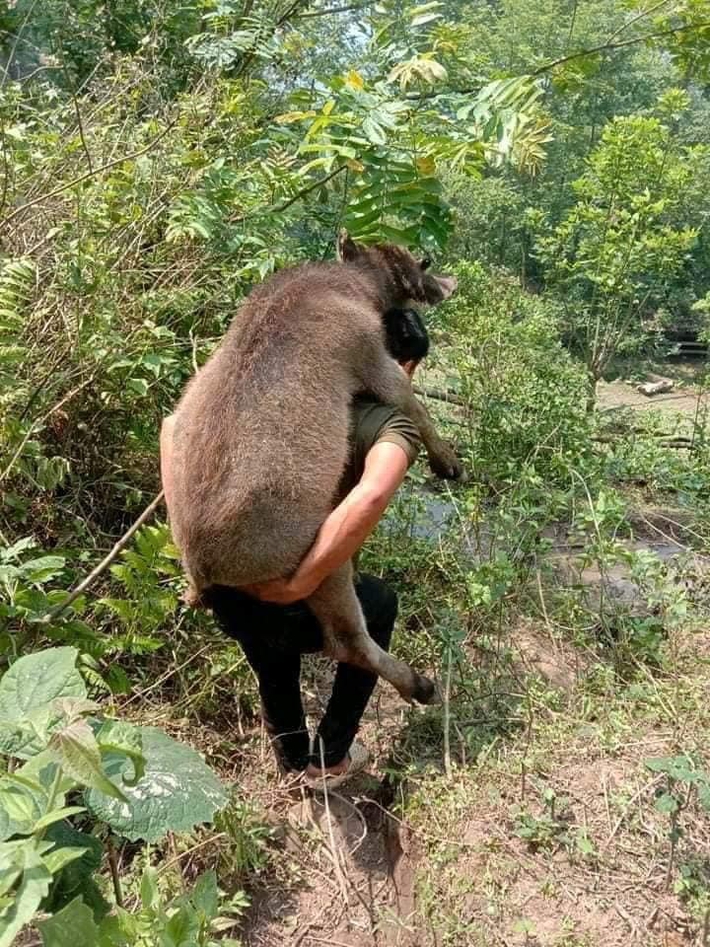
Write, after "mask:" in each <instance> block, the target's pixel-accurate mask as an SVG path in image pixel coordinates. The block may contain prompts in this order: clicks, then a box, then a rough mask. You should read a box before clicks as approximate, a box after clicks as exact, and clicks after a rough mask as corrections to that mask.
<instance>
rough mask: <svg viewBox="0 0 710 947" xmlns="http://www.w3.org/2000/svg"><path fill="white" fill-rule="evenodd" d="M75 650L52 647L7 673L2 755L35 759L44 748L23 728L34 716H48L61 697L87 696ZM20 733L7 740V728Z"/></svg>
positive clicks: (0, 706) (0, 688)
mask: <svg viewBox="0 0 710 947" xmlns="http://www.w3.org/2000/svg"><path fill="white" fill-rule="evenodd" d="M77 655H78V651H77V650H76V648H49V649H47V650H45V651H37V652H36V653H35V654H28V655H25V656H24V657H22V658H19V660H17V661H15V663H14V664H13V665H12V666H11V667H10V669H9V670H8V671H6V673H5V675H4V677H3V678H2V680H1V681H0V725H4V726H3V731H4V732H3V737H2V740H1V741H0V742H1V746H2V752H4V753H8V754H11V755H17V756H22V757H25V758H26V757H28V756H33V755H34V754H35V753H38V752H39V751H40V750H41V749H42V748H43V747H42V745H41V744H40V743H37V742H36V741H35V742H33V741H31V740H30V741H28V739H27V736H28V734H27V729H26V727H25V728H24V730H23V728H22V726H20V725H21V724H23V723H24V721H26V720H27V718H28V717H29V716H30V715H31V714H33V713H35V714H39V717H40V718H42V717H43V716H45V715H47V713H48V705H49V704H51V702H52V701H54V700H56V699H57V698H58V697H86V687H85V686H84V681H83V680H82V677H81V674H79V672H78V671H77V669H76V666H75V665H76V659H77ZM12 724H15V725H16V726H17V733H16V735H15V737H14V738H10V737H8V729H9V727H8V725H12Z"/></svg>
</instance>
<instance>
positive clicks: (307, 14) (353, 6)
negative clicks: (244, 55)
mask: <svg viewBox="0 0 710 947" xmlns="http://www.w3.org/2000/svg"><path fill="white" fill-rule="evenodd" d="M663 2H664V3H667V2H668V0H663ZM369 6H372V4H371V3H370V2H366V3H348V4H346V5H345V6H342V7H330V9H328V10H307V11H304V12H303V13H297V14H296V18H297V19H299V20H305V19H311V18H312V17H316V16H330V14H331V13H350V12H351V10H364V9H365V7H369Z"/></svg>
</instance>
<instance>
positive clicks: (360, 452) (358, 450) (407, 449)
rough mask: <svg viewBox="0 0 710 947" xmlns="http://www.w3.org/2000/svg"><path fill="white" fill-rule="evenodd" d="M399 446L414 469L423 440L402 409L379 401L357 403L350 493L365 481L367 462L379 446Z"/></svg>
mask: <svg viewBox="0 0 710 947" xmlns="http://www.w3.org/2000/svg"><path fill="white" fill-rule="evenodd" d="M383 442H387V443H390V444H398V445H399V446H400V447H401V448H402V450H403V451H404V453H405V454H406V455H407V460H408V462H409V465H410V466H411V465H412V464H413V463H414V461H415V460H416V459H417V455H418V453H419V449H420V447H421V439H420V437H419V431H418V430H417V427H416V425H415V424H414V423H413V422H412V421H410V419H409V418H408V417H407V416H406V415H404V414H403V413H402V412H401V411H400V410H399V409H398V408H393V407H391V406H390V405H385V404H381V403H380V402H378V401H365V400H357V401H356V402H355V404H354V406H353V420H352V429H351V453H350V463H349V465H348V470H347V474H346V481H347V484H346V486H347V489H352V487H354V486H355V484H356V483H357V482H358V481H359V480H360V478H361V477H362V474H363V471H364V469H365V459H366V457H367V455H368V453H369V452H370V450H371V449H372V448H373V447H374V446H375V444H380V443H383Z"/></svg>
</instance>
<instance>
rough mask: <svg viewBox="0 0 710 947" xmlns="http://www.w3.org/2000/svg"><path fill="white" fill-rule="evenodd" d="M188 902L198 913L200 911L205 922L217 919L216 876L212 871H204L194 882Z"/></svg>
mask: <svg viewBox="0 0 710 947" xmlns="http://www.w3.org/2000/svg"><path fill="white" fill-rule="evenodd" d="M190 900H191V901H192V903H193V904H194V905H195V907H196V908H197V910H198V911H202V913H203V914H204V916H205V918H207V920H211V919H212V918H214V917H217V914H218V912H219V888H218V886H217V875H216V874H215V873H214V872H213V871H205V872H203V874H201V875H200V877H199V878H198V879H197V881H196V882H195V887H194V888H193V889H192V891H191V892H190Z"/></svg>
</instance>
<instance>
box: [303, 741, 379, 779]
mask: <svg viewBox="0 0 710 947" xmlns="http://www.w3.org/2000/svg"><path fill="white" fill-rule="evenodd" d="M369 762H370V754H369V753H368V751H367V750H366V749H365V747H364V746H363V745H362V743H358V742H357V741H354V742H353V743H352V744H351V746H350V749H349V750H348V768H347V769H346V770H345V771H344V772H342V773H338V774H337V775H336V776H333V775H331V774H330V773H324V774H323V775H321V776H315V777H313V776H306V777H305V782H306V785H307V786H309V787H310V788H311V789H313V790H315V791H316V792H324V791H327V790H329V789H337V788H338V787H339V786H342V785H343V783H345V782H347V781H348V780H349V779H352V777H353V776H356V775H357V774H358V773H361V772H362V771H363V770H364V769H365V767H366V766H367V764H368V763H369Z"/></svg>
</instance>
